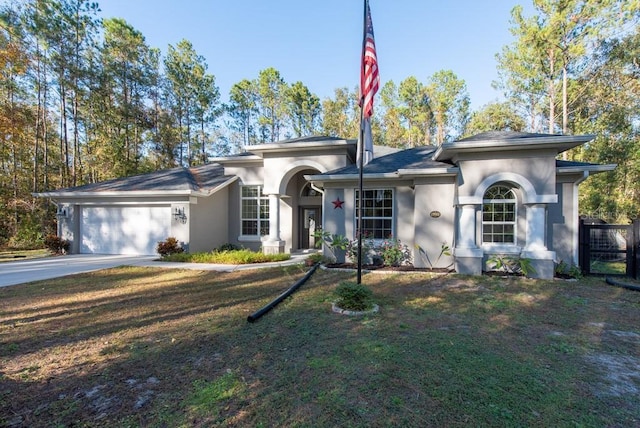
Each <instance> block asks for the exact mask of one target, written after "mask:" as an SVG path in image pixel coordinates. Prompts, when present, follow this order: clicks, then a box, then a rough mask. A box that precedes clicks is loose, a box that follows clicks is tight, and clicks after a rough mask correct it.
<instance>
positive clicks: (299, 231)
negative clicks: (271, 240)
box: [281, 169, 322, 251]
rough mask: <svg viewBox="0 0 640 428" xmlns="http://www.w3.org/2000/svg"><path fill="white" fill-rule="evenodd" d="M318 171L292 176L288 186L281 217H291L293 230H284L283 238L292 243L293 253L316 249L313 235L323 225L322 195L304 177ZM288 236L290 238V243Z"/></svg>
mask: <svg viewBox="0 0 640 428" xmlns="http://www.w3.org/2000/svg"><path fill="white" fill-rule="evenodd" d="M317 173H318V171H317V170H316V169H302V170H299V171H297V172H296V173H295V174H293V175H292V176H291V178H290V179H289V182H288V183H287V185H286V196H285V197H284V198H283V200H284V202H285V204H286V205H285V206H286V208H285V210H283V211H289V212H288V213H287V212H281V216H283V217H288V216H290V219H291V221H290V223H289V224H290V226H291V230H290V231H286V230H283V231H282V232H283V235H285V236H284V237H283V238H284V239H285V240H286V241H288V243H289V242H290V245H291V247H290V248H291V250H292V251H301V250H308V249H312V248H315V240H314V238H313V234H314V232H315V230H317V229H319V228H320V227H321V225H322V193H321V192H320V191H319V189H314V188H313V187H312V186H311V185H310V183H308V182H307V180H305V178H304V176H305V175H309V174H311V175H312V174H317ZM286 235H289V236H290V241H289V239H288V237H287V236H286Z"/></svg>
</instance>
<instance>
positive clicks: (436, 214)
mask: <svg viewBox="0 0 640 428" xmlns="http://www.w3.org/2000/svg"><path fill="white" fill-rule="evenodd" d="M429 215H430V216H431V217H433V218H438V217H440V216H441V215H442V214H441V213H440V211H431V212H430V213H429Z"/></svg>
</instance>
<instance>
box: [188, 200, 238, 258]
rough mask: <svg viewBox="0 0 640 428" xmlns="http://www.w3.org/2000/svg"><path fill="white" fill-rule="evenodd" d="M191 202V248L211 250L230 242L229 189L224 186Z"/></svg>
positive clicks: (194, 250) (195, 250)
mask: <svg viewBox="0 0 640 428" xmlns="http://www.w3.org/2000/svg"><path fill="white" fill-rule="evenodd" d="M195 202H196V203H195V204H194V203H191V204H190V206H189V207H190V212H191V221H190V222H189V225H190V241H189V250H190V251H191V252H198V251H211V250H213V249H215V248H217V247H219V246H221V245H223V244H226V243H227V242H228V231H227V229H228V226H227V224H228V222H229V189H228V188H224V189H222V190H220V191H218V192H216V193H214V194H213V195H211V196H209V197H200V198H197V200H196V201H195Z"/></svg>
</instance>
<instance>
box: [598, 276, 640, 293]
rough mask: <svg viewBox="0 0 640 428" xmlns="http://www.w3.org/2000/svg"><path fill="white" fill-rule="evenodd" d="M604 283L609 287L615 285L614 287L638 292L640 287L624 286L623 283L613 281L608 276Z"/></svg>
mask: <svg viewBox="0 0 640 428" xmlns="http://www.w3.org/2000/svg"><path fill="white" fill-rule="evenodd" d="M605 282H606V283H607V284H609V285H615V286H616V287H622V288H626V289H627V290H633V291H640V286H637V285H631V284H625V283H624V282H620V281H616V280H615V279H613V278H611V277H610V276H608V277H607V278H606V279H605Z"/></svg>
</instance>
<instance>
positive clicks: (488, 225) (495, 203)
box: [482, 184, 517, 244]
mask: <svg viewBox="0 0 640 428" xmlns="http://www.w3.org/2000/svg"><path fill="white" fill-rule="evenodd" d="M516 206H517V200H516V195H515V193H514V191H513V188H511V187H509V186H506V185H504V184H497V185H494V186H491V187H490V188H489V189H487V191H486V193H485V194H484V198H483V200H482V242H483V243H487V244H515V243H516V219H517V213H516Z"/></svg>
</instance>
